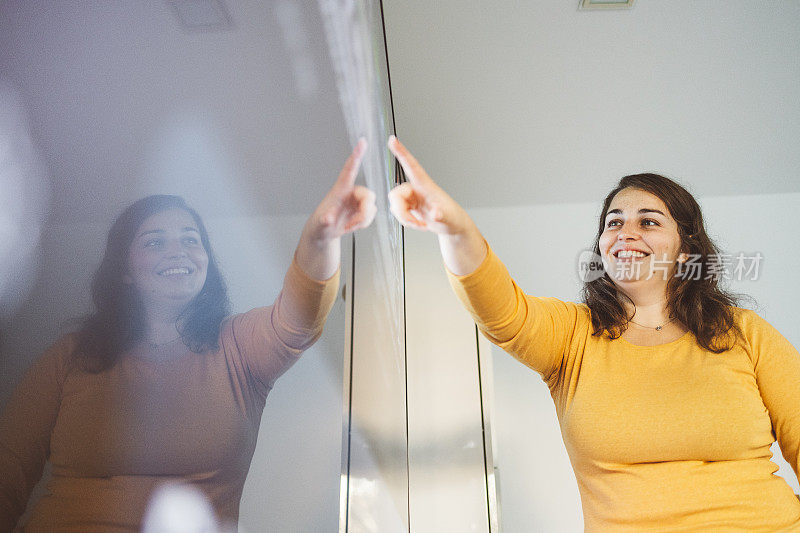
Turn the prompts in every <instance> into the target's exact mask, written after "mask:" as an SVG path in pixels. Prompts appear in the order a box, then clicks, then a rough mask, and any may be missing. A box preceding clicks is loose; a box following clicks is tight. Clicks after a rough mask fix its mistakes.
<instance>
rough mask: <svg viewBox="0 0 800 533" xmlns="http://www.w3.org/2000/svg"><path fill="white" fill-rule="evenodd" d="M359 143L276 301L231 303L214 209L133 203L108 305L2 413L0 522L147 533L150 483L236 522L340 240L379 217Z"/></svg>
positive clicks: (101, 286) (104, 264)
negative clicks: (42, 485) (283, 380)
mask: <svg viewBox="0 0 800 533" xmlns="http://www.w3.org/2000/svg"><path fill="white" fill-rule="evenodd" d="M365 149H366V145H365V143H364V141H360V142H359V143H358V145H357V146H356V148H355V149H354V151H353V153H352V154H351V156H350V158H349V159H348V161H347V162H346V163H345V166H344V168H343V169H342V172H341V173H340V175H339V178H338V180H337V181H336V183H335V184H334V186H333V187H332V188H331V190H330V191H329V192H328V194H327V195H326V196H325V198H324V199H323V200H322V202H320V204H319V205H318V207H317V209H316V210H315V211H314V213H313V214H312V215H311V216H310V217H309V219H308V220H307V222H306V225H305V227H304V229H303V232H302V235H301V237H300V242H299V243H298V246H297V250H296V253H295V256H294V260H293V261H292V264H291V266H290V267H289V270H288V272H287V273H286V277H285V279H284V283H283V289H282V290H281V292H280V294H279V295H278V297H277V298H276V300H275V303H274V304H273V305H271V306H267V307H259V308H255V309H251V310H250V311H247V312H244V313H241V314H236V315H233V316H227V314H228V298H227V291H226V288H225V283H224V281H223V279H222V275H221V274H220V270H219V267H218V266H217V262H216V259H215V258H214V254H213V252H212V250H211V243H210V241H209V238H208V233H207V232H206V229H205V226H204V224H203V221H202V220H201V219H200V217H199V215H198V214H197V213H196V212H195V211H194V210H193V209H191V208H190V207H189V206H188V205H186V203H185V202H184V201H183V199H182V198H180V197H178V196H167V195H155V196H148V197H146V198H143V199H141V200H139V201H137V202H135V203H134V204H132V205H131V206H130V207H128V208H127V209H126V210H125V211H123V213H122V214H121V215H120V216H119V217H118V218H117V220H116V221H115V222H114V224H113V226H112V227H111V230H110V231H109V234H108V240H107V246H106V251H105V254H104V256H103V259H102V261H101V263H100V267H99V268H98V270H97V272H96V274H95V277H94V280H93V283H92V297H93V301H94V304H95V312H94V313H93V314H92V315H91V316H90V317H89V318H88V319H86V321H85V323H84V325H83V327H82V328H81V329H80V330H79V331H78V332H76V333H73V334H69V335H66V336H64V337H62V338H61V339H59V340H58V341H57V342H56V343H55V345H54V346H53V347H51V348H50V349H49V350H48V351H47V352H46V353H45V354H44V355H43V356H42V357H40V358H39V360H38V361H37V362H36V363H35V364H34V365H33V367H32V368H31V369H30V370H29V371H28V373H27V374H26V375H25V377H24V378H23V380H22V382H21V383H20V384H19V385H18V386H17V388H16V390H15V392H14V394H13V396H12V398H11V399H10V401H9V402H8V404H7V405H6V407H5V409H4V411H3V413H2V416H0V531H11V530H12V529H13V528H14V527H15V524H16V523H17V520H18V518H19V516H20V515H21V514H22V512H23V511H24V510H25V507H26V505H27V501H28V497H29V494H30V492H31V490H32V488H33V486H34V485H35V484H36V482H37V481H38V480H39V478H40V476H41V474H42V469H43V466H44V464H45V461H46V460H49V461H50V463H51V464H52V467H53V469H52V479H51V480H50V482H49V483H48V487H47V489H48V490H47V493H46V494H45V495H44V496H43V497H42V498H41V499H40V500H39V501H38V502H36V504H35V506H34V507H33V510H32V511H31V514H30V518H29V520H28V521H27V523H25V524H24V526H23V527H24V530H25V531H31V532H33V531H66V530H70V531H87V530H91V531H120V530H123V531H139V530H140V529H141V521H142V518H143V516H144V514H145V509H146V506H147V503H148V499H149V498H150V496H151V495H152V494H153V493H154V492H155V491H156V489H157V488H158V487H159V486H160V485H162V484H164V483H170V484H189V485H191V487H192V488H193V489H197V490H199V491H200V492H201V493H202V494H204V495H205V497H207V498H208V499H209V501H210V503H211V507H212V508H213V510H214V512H215V513H216V515H217V517H218V518H219V519H220V520H221V521H222V522H224V523H225V524H226V527H227V526H230V527H234V528H235V524H236V520H237V518H238V515H239V500H240V498H241V495H242V491H243V487H244V483H245V478H246V476H247V472H248V469H249V467H250V461H251V459H252V457H253V453H254V450H255V446H256V437H257V435H258V429H259V425H260V421H261V414H262V411H263V409H264V405H265V401H266V397H267V395H268V394H269V393H270V391H271V390H272V387H273V385H274V383H275V380H276V379H277V378H278V377H280V376H281V375H282V374H283V373H284V372H285V371H286V370H287V369H288V368H289V367H290V366H292V364H293V363H294V362H295V361H297V359H298V357H299V356H300V354H301V353H302V352H303V351H305V350H306V349H307V348H308V347H310V346H311V345H312V344H313V343H314V342H316V340H317V339H318V338H319V336H320V335H321V333H322V328H323V326H324V324H325V320H326V318H327V315H328V313H329V311H330V309H331V307H332V305H333V303H334V300H335V298H336V295H337V293H338V286H339V273H338V271H339V262H340V245H341V237H342V236H343V235H345V234H347V233H350V232H352V231H355V230H357V229H360V228H363V227H366V226H368V225H369V224H370V223H371V222H372V219H373V218H374V216H375V196H374V194H373V193H372V192H371V191H369V190H367V189H366V188H364V187H362V186H356V185H355V179H356V175H357V174H358V169H359V165H360V162H361V158H362V156H363V154H364V150H365Z"/></svg>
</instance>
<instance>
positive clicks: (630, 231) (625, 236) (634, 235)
mask: <svg viewBox="0 0 800 533" xmlns="http://www.w3.org/2000/svg"><path fill="white" fill-rule="evenodd" d="M638 238H639V232H638V231H637V229H636V228H635V227H634V226H629V225H627V224H626V225H625V226H623V227H622V228H621V229H620V230H619V233H617V240H619V241H630V240H635V239H638Z"/></svg>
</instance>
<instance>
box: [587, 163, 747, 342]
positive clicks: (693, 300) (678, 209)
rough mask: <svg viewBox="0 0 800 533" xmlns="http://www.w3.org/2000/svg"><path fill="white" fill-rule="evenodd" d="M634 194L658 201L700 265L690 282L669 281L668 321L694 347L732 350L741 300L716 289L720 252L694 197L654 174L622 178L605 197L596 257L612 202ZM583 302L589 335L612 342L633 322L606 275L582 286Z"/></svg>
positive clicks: (684, 249) (686, 250) (684, 279)
mask: <svg viewBox="0 0 800 533" xmlns="http://www.w3.org/2000/svg"><path fill="white" fill-rule="evenodd" d="M628 188H631V189H638V190H642V191H646V192H649V193H650V194H653V195H655V196H657V197H658V198H660V199H661V201H663V202H664V204H665V205H666V206H667V209H668V210H669V212H670V214H671V215H672V218H673V219H675V222H677V223H678V235H679V236H680V239H681V251H682V252H684V253H686V254H689V255H690V257H691V256H693V257H694V258H696V259H698V260H699V261H698V262H699V264H697V263H694V264H693V265H692V267H693V268H694V269H695V270H694V271H693V272H692V273H691V274H692V275H690V276H686V275H683V276H673V277H672V278H671V279H670V280H669V281H668V282H667V308H668V311H669V313H670V317H671V318H673V319H675V320H679V321H681V322H682V323H683V324H684V325H685V326H686V327H687V328H688V329H689V330H690V331H691V332H692V333H693V334H694V335H695V337H696V338H697V342H698V344H700V346H702V347H703V348H704V349H706V350H709V351H711V352H714V353H721V352H724V351H726V350H728V349H730V348H732V347H733V344H734V343H735V342H736V338H737V334H738V333H740V332H739V328H738V326H737V325H736V320H735V316H734V309H733V308H734V306H736V305H737V303H738V300H739V297H738V296H737V295H735V294H733V293H730V292H728V291H726V290H725V289H723V288H722V287H720V285H719V272H714V271H712V270H711V268H713V267H712V266H711V265H714V266H715V267H719V261H718V260H717V261H716V262H715V261H714V260H709V259H710V258H719V257H720V256H719V255H717V254H719V253H720V251H719V248H717V246H716V245H715V244H714V243H713V242H712V241H711V239H710V238H709V236H708V234H707V233H706V228H705V225H704V223H703V214H702V212H701V211H700V206H699V205H698V203H697V201H696V200H695V199H694V197H693V196H692V195H691V194H690V193H689V192H688V191H687V190H686V189H684V188H683V187H682V186H680V185H679V184H677V183H675V182H674V181H672V180H671V179H669V178H665V177H664V176H660V175H658V174H649V173H648V174H633V175H630V176H625V177H624V178H622V179H621V180H619V183H618V184H617V186H616V187H615V188H614V190H612V191H611V192H610V193H608V196H606V199H605V202H604V203H603V209H602V211H601V212H600V223H599V225H598V229H597V237H596V238H595V240H594V253H595V254H597V256H599V255H600V235H601V234H602V233H603V231H604V230H605V219H606V214H607V213H608V209H609V207H610V205H611V201H612V200H613V199H614V197H615V196H616V195H617V194H618V193H619V192H620V191H622V190H623V189H628ZM582 295H583V301H584V302H585V303H586V305H588V306H589V309H591V311H592V312H591V318H592V326H593V330H594V331H593V335H602V334H603V333H604V332H606V333H608V335H609V337H610V338H612V339H616V338H618V337H619V336H621V335H622V333H624V332H625V330H626V329H627V327H628V324H629V322H630V320H631V319H632V318H633V317H632V316H628V315H627V313H626V311H625V307H624V301H625V300H627V301H628V302H630V303H631V304H632V303H633V302H632V301H631V299H630V298H629V297H628V296H627V295H626V294H625V293H624V292H622V291H621V290H619V288H618V287H617V285H616V284H615V283H614V281H613V280H612V278H611V277H610V276H609V275H608V273H604V275H603V276H602V277H601V278H598V279H594V280H591V281H587V282H585V283H584V286H583V291H582Z"/></svg>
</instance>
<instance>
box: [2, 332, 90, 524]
mask: <svg viewBox="0 0 800 533" xmlns="http://www.w3.org/2000/svg"><path fill="white" fill-rule="evenodd" d="M73 347H74V343H73V342H72V337H71V336H68V337H64V338H62V339H61V340H60V341H59V342H57V343H56V344H55V345H54V346H53V347H52V348H50V349H49V350H48V351H47V352H45V353H44V354H43V355H42V356H41V357H40V358H39V359H38V360H37V361H36V362H35V363H34V364H33V365H32V366H31V368H30V369H29V370H28V371H27V372H26V373H25V376H24V377H23V378H22V381H21V382H20V383H19V384H18V385H17V387H16V389H14V393H13V394H12V395H11V398H10V399H9V400H8V403H6V405H5V407H4V408H3V411H2V413H0V532H6V531H9V532H10V531H12V530H13V529H14V526H15V525H16V523H17V520H18V519H19V517H20V516H21V515H22V513H23V512H24V511H25V508H26V507H27V505H28V498H29V497H30V494H31V491H32V490H33V488H34V486H36V483H38V482H39V478H41V476H42V471H43V469H44V465H45V462H46V461H47V459H48V457H49V455H50V434H51V433H52V431H53V427H54V426H55V423H56V419H57V417H58V409H59V406H60V404H61V389H62V385H63V380H64V376H65V374H66V368H67V365H66V360H67V358H68V357H69V356H70V354H71V352H72V349H73Z"/></svg>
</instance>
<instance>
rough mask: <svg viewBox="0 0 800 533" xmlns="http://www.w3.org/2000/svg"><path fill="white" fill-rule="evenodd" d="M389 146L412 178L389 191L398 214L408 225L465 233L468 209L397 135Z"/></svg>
mask: <svg viewBox="0 0 800 533" xmlns="http://www.w3.org/2000/svg"><path fill="white" fill-rule="evenodd" d="M388 146H389V150H391V152H392V153H393V154H394V156H395V157H396V158H397V160H398V161H399V162H400V165H402V167H403V170H404V171H405V174H406V178H408V181H407V182H406V183H401V184H400V185H398V186H396V187H395V188H394V189H392V190H391V191H390V192H389V209H390V210H391V212H392V214H393V215H394V217H395V218H396V219H397V220H398V221H400V223H401V224H403V225H404V226H407V227H411V228H416V229H419V230H424V231H430V232H433V233H437V234H440V235H455V234H458V233H462V232H464V231H465V230H466V229H467V228H468V227H469V225H470V222H471V221H470V220H469V217H468V216H467V214H466V212H465V211H464V209H463V208H462V207H461V206H460V205H458V203H456V201H455V200H453V199H452V198H451V197H450V195H448V194H447V193H446V192H444V190H443V189H442V188H441V187H439V186H438V185H436V183H435V182H434V181H433V180H432V179H431V177H430V176H428V173H427V172H425V169H424V168H422V165H420V164H419V162H418V161H417V160H416V159H415V158H414V156H413V155H411V152H409V151H408V149H407V148H406V147H405V146H403V145H402V144H401V143H400V141H399V140H397V137H395V136H394V135H392V136H391V137H389V142H388Z"/></svg>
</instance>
